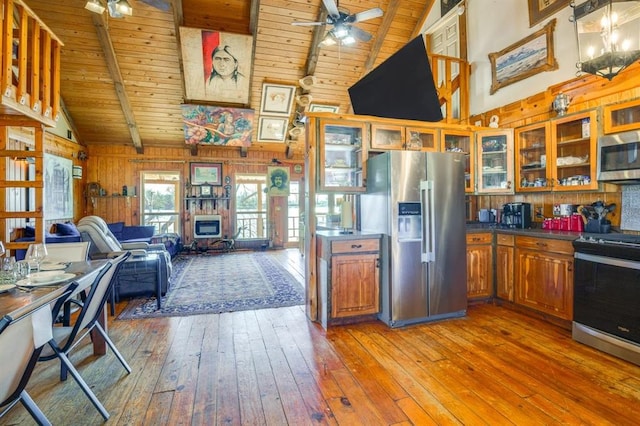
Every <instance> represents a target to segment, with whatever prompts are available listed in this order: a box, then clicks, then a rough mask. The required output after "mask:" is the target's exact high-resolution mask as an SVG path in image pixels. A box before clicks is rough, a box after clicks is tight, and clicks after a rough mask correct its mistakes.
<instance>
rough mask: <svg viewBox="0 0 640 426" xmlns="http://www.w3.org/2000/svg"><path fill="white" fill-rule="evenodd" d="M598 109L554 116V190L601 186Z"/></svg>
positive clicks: (552, 126)
mask: <svg viewBox="0 0 640 426" xmlns="http://www.w3.org/2000/svg"><path fill="white" fill-rule="evenodd" d="M597 132H598V128H597V123H596V112H595V111H591V112H585V113H580V114H574V115H571V116H566V117H562V118H558V119H555V120H552V122H551V136H552V145H553V149H554V152H553V163H552V165H553V167H552V179H553V180H552V182H553V190H554V191H576V190H585V189H597V188H598V182H597V181H596V166H597V164H596V145H597V144H596V141H597V139H596V135H597Z"/></svg>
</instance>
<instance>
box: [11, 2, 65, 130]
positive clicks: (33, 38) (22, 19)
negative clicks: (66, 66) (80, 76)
mask: <svg viewBox="0 0 640 426" xmlns="http://www.w3.org/2000/svg"><path fill="white" fill-rule="evenodd" d="M0 3H1V4H2V16H1V19H2V39H1V43H2V58H1V60H2V67H1V71H0V84H1V86H0V90H2V106H0V113H2V114H7V115H16V114H17V115H22V116H27V117H30V118H32V119H35V120H37V121H39V122H41V123H43V124H45V125H48V126H55V122H56V120H57V118H58V116H59V108H60V50H61V48H62V46H63V43H62V41H60V39H59V38H58V37H56V35H55V34H54V33H53V32H52V31H51V30H50V29H49V28H47V26H46V25H45V24H44V22H43V21H42V20H40V18H38V16H36V14H35V13H34V12H33V11H32V10H31V9H29V7H28V6H27V5H26V4H25V3H24V2H23V1H22V0H0ZM23 118H24V117H23Z"/></svg>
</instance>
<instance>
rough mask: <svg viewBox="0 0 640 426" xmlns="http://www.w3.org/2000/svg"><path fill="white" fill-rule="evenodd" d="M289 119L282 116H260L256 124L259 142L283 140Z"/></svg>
mask: <svg viewBox="0 0 640 426" xmlns="http://www.w3.org/2000/svg"><path fill="white" fill-rule="evenodd" d="M288 124H289V119H287V118H284V117H260V120H259V124H258V141H259V142H284V140H285V137H286V135H287V126H288Z"/></svg>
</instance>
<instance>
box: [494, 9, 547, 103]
mask: <svg viewBox="0 0 640 426" xmlns="http://www.w3.org/2000/svg"><path fill="white" fill-rule="evenodd" d="M555 25H556V20H555V19H553V20H551V21H549V23H548V24H547V25H545V26H544V28H542V29H540V30H538V31H536V32H535V33H533V34H531V35H530V36H528V37H525V38H523V39H522V40H520V41H518V42H516V43H514V44H512V45H511V46H508V47H506V48H504V49H502V50H501V51H499V52H495V53H489V61H490V62H491V90H490V93H491V94H494V93H495V92H496V91H497V90H498V89H500V88H501V87H504V86H507V85H509V84H512V83H515V82H517V81H520V80H524V79H525V78H527V77H530V76H532V75H534V74H538V73H540V72H543V71H551V70H555V69H558V62H557V61H556V58H555V57H554V54H553V29H554V28H555Z"/></svg>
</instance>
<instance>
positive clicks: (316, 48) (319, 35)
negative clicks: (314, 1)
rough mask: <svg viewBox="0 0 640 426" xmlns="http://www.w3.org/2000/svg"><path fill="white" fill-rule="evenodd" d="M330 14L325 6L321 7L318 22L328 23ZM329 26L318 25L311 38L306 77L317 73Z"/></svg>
mask: <svg viewBox="0 0 640 426" xmlns="http://www.w3.org/2000/svg"><path fill="white" fill-rule="evenodd" d="M328 16H329V12H327V9H325V8H324V7H323V6H321V7H320V13H319V14H318V19H317V20H316V22H327V17H328ZM326 27H327V25H326V24H324V25H318V26H316V27H315V28H314V29H313V36H312V37H311V46H310V47H309V54H308V55H307V63H306V66H305V75H303V77H306V76H308V75H313V74H314V73H315V72H316V65H317V64H318V57H319V56H320V42H321V41H322V39H323V38H324V32H325V29H326Z"/></svg>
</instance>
